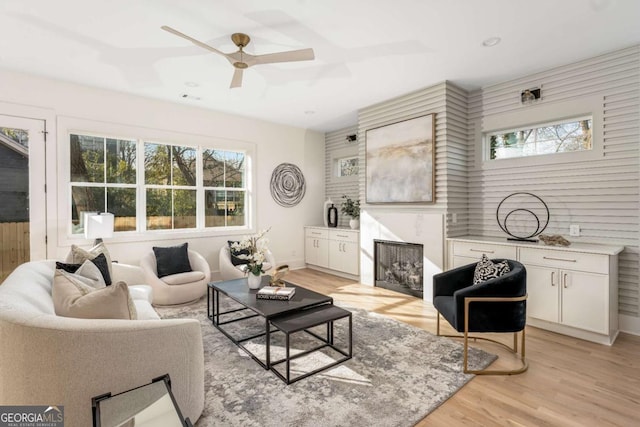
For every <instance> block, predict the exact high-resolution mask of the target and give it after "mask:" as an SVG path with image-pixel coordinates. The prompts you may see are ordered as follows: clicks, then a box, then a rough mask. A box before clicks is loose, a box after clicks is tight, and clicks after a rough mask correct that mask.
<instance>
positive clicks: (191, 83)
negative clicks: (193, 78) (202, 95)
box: [184, 82, 200, 87]
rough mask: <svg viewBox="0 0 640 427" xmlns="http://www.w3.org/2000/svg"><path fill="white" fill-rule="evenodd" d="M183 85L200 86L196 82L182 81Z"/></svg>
mask: <svg viewBox="0 0 640 427" xmlns="http://www.w3.org/2000/svg"><path fill="white" fill-rule="evenodd" d="M184 85H185V86H187V87H198V86H200V85H199V84H198V83H196V82H184Z"/></svg>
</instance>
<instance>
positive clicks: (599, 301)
mask: <svg viewBox="0 0 640 427" xmlns="http://www.w3.org/2000/svg"><path fill="white" fill-rule="evenodd" d="M623 249H624V248H623V247H621V246H605V245H592V244H584V243H583V244H580V243H575V244H572V245H571V246H569V247H552V246H540V245H538V244H535V243H526V242H494V241H491V240H488V239H484V238H478V239H477V240H474V239H473V238H456V239H449V266H450V268H455V267H459V266H462V265H466V264H470V263H472V262H477V261H478V260H479V259H480V257H481V256H482V254H483V253H486V254H487V256H488V257H489V258H508V259H514V260H517V261H520V262H521V263H522V264H524V266H525V268H526V269H527V294H528V299H527V323H528V324H529V325H532V326H536V327H540V328H544V329H548V330H551V331H554V332H558V333H562V334H566V335H571V336H575V337H578V338H582V339H586V340H590V341H595V342H599V343H603V344H612V343H613V341H614V340H615V338H616V336H617V334H618V253H620V252H621V251H622V250H623Z"/></svg>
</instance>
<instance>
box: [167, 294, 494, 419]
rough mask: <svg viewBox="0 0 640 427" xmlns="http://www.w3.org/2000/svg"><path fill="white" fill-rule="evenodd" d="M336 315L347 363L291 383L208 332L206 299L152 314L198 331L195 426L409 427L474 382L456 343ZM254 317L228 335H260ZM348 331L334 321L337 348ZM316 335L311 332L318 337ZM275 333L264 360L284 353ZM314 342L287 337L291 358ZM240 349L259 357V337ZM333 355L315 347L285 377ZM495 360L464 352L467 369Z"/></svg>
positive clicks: (370, 318)
mask: <svg viewBox="0 0 640 427" xmlns="http://www.w3.org/2000/svg"><path fill="white" fill-rule="evenodd" d="M223 301H224V300H223ZM273 302H274V304H278V303H280V302H279V301H273ZM345 308H347V309H349V310H350V311H351V312H352V313H353V358H352V359H351V360H348V361H346V362H344V363H343V364H341V365H338V366H336V367H334V368H332V369H329V370H326V371H323V372H321V373H318V374H315V375H312V376H311V377H308V378H305V379H302V380H300V381H298V382H296V383H293V384H291V385H285V384H284V382H282V381H281V380H280V379H278V378H277V377H276V376H275V375H274V374H273V373H272V372H271V371H266V370H264V369H263V368H262V367H261V366H260V365H258V364H257V363H256V362H255V361H254V360H252V359H251V358H250V357H249V356H248V355H247V354H246V353H245V352H244V351H242V350H241V349H239V348H238V347H236V346H235V345H234V344H233V343H232V342H231V341H230V340H229V339H228V338H227V337H226V336H224V335H223V334H222V333H221V332H220V331H218V330H217V329H216V328H215V327H213V325H212V324H211V321H209V320H208V319H207V316H206V312H207V302H206V299H202V300H200V301H199V302H198V303H196V304H193V305H189V306H182V307H172V308H158V309H157V310H158V313H160V316H161V317H163V318H167V319H169V318H185V317H189V318H196V319H199V320H200V323H201V325H202V337H203V342H204V360H205V408H204V412H203V414H202V417H201V418H200V419H199V420H198V422H197V424H196V427H205V426H206V427H209V426H243V427H247V426H260V427H263V426H265V427H269V426H273V427H283V426H292V427H293V426H295V427H299V426H314V427H317V426H323V427H325V426H385V427H391V426H412V425H414V424H416V423H417V422H418V421H420V420H421V419H422V418H424V417H425V416H426V415H427V414H429V413H430V412H431V411H433V410H434V409H436V408H437V407H438V406H439V405H440V404H442V403H443V402H444V401H446V400H447V399H448V398H449V397H451V396H452V395H453V394H454V393H456V392H457V391H458V390H459V389H460V388H461V387H462V386H463V385H464V384H466V383H467V382H468V381H469V380H471V379H472V378H473V375H469V374H464V373H463V372H462V344H461V343H460V342H457V341H455V340H451V339H448V338H443V337H437V336H435V335H433V334H430V333H429V332H426V331H424V330H422V329H419V328H416V327H413V326H410V325H408V324H405V323H401V322H398V321H396V320H394V319H391V318H388V317H385V316H382V315H379V314H376V313H371V312H367V311H365V310H361V309H355V308H349V307H345ZM259 319H261V318H260V317H257V318H254V319H251V320H248V321H243V322H238V323H233V324H231V325H230V329H228V330H229V331H230V332H232V333H234V334H242V335H243V336H250V335H251V334H252V331H258V330H260V328H264V321H263V320H262V321H260V320H259ZM347 325H348V323H347V321H346V320H340V321H337V322H336V323H335V342H336V344H337V345H338V346H344V345H346V336H347V334H346V332H347ZM325 330H326V329H319V330H317V332H319V333H320V334H322V335H324V332H323V331H325ZM282 335H283V334H281V333H278V334H274V335H273V336H272V347H271V349H272V352H273V353H275V354H274V356H272V360H275V359H273V357H275V358H276V359H277V358H278V357H281V356H282V355H283V354H284V352H283V347H284V346H283V344H284V339H283V337H282ZM234 336H236V335H234ZM317 344H318V342H317V341H314V340H313V339H311V338H310V337H309V335H308V334H305V333H298V334H294V335H293V336H292V344H291V347H292V349H295V350H293V351H294V352H296V351H302V350H304V349H306V348H311V347H309V346H314V345H317ZM247 347H249V348H250V349H251V350H252V352H253V353H255V354H257V355H258V356H261V355H262V356H263V355H264V339H263V338H257V339H254V340H252V341H250V342H249V343H248V344H247ZM342 348H344V347H342ZM273 353H272V354H273ZM339 356H341V355H340V354H339V353H337V352H335V351H333V350H323V351H320V352H315V353H311V355H309V356H305V357H301V358H299V359H298V362H297V363H296V364H295V365H293V366H292V371H291V372H292V376H296V375H298V374H300V373H302V372H305V371H308V370H309V369H313V367H314V366H316V365H318V364H320V365H322V364H328V362H330V361H331V359H332V358H338V357H339ZM495 359H496V356H495V355H492V354H490V353H487V352H484V351H482V350H477V349H472V350H470V355H469V361H470V365H471V367H472V368H474V369H481V368H484V367H486V366H488V365H489V364H490V363H491V362H493V361H494V360H495ZM262 360H264V357H262ZM279 366H282V367H283V368H284V366H283V365H279Z"/></svg>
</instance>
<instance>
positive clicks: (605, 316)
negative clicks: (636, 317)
mask: <svg viewBox="0 0 640 427" xmlns="http://www.w3.org/2000/svg"><path fill="white" fill-rule="evenodd" d="M560 274H562V318H561V322H562V323H563V324H565V325H568V326H573V327H575V328H580V329H586V330H589V331H594V332H600V333H604V334H608V333H609V278H608V276H606V275H604V274H594V273H582V272H576V271H560Z"/></svg>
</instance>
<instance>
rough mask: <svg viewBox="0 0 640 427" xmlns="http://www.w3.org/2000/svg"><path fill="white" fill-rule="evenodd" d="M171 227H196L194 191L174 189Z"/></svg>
mask: <svg viewBox="0 0 640 427" xmlns="http://www.w3.org/2000/svg"><path fill="white" fill-rule="evenodd" d="M173 203H174V212H175V213H174V218H173V228H196V191H195V190H174V191H173Z"/></svg>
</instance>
